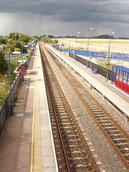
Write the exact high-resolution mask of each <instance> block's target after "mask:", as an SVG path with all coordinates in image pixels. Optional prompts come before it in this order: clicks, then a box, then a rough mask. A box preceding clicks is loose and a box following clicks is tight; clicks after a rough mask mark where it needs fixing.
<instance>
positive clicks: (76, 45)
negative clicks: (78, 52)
mask: <svg viewBox="0 0 129 172" xmlns="http://www.w3.org/2000/svg"><path fill="white" fill-rule="evenodd" d="M77 34H80V32H77ZM77 47H78V42H77V37H76V48H77Z"/></svg>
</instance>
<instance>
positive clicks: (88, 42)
mask: <svg viewBox="0 0 129 172" xmlns="http://www.w3.org/2000/svg"><path fill="white" fill-rule="evenodd" d="M93 29H94V28H93V27H90V28H88V41H87V51H88V52H89V44H90V30H93ZM91 59H92V57H91V56H90V68H92V64H91Z"/></svg>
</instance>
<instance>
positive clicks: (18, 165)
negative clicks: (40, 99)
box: [0, 56, 34, 172]
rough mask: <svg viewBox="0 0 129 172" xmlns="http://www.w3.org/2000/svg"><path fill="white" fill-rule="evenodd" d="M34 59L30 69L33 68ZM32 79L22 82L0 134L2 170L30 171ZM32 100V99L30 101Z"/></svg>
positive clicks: (10, 171)
mask: <svg viewBox="0 0 129 172" xmlns="http://www.w3.org/2000/svg"><path fill="white" fill-rule="evenodd" d="M33 59H34V56H33V57H32V58H31V62H30V64H29V66H28V69H29V70H31V69H32V68H33ZM30 85H31V80H30V79H27V80H26V81H24V82H22V83H21V87H20V90H19V95H18V100H17V103H16V105H15V108H14V115H13V116H11V117H10V118H9V119H8V120H7V123H6V126H5V128H4V130H3V132H2V135H1V136H0V172H28V171H29V168H30V150H31V128H32V103H31V102H32V101H33V92H30V90H29V86H30ZM30 100H31V101H30Z"/></svg>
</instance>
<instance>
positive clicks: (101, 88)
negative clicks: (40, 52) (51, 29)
mask: <svg viewBox="0 0 129 172" xmlns="http://www.w3.org/2000/svg"><path fill="white" fill-rule="evenodd" d="M48 48H49V49H50V50H51V51H52V52H53V53H54V54H56V55H57V56H58V57H59V58H61V59H62V60H63V61H64V62H65V63H66V64H68V65H69V66H70V67H71V68H72V69H73V70H74V71H76V72H77V73H78V74H79V75H80V76H81V77H82V78H83V79H84V80H85V81H86V82H87V83H88V84H89V85H90V87H91V88H95V89H96V90H97V91H98V92H99V93H100V94H101V95H102V96H103V97H104V98H106V99H108V101H109V102H111V103H112V104H113V105H114V106H116V107H117V108H118V109H119V110H120V111H121V112H122V113H123V114H124V115H125V117H126V118H125V119H128V120H129V95H128V94H127V93H125V92H123V91H122V90H120V89H119V88H117V87H115V85H114V84H112V83H111V81H109V80H107V79H106V78H104V77H103V76H101V75H100V74H94V73H92V72H91V69H89V68H87V67H86V66H85V65H83V64H81V63H79V62H78V61H76V60H74V59H73V58H71V57H69V56H68V55H67V54H64V53H63V52H60V51H59V50H56V49H55V48H53V47H51V46H49V45H48Z"/></svg>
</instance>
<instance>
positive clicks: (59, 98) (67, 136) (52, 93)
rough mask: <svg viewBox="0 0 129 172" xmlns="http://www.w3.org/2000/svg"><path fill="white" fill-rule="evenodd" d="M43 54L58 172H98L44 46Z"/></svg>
mask: <svg viewBox="0 0 129 172" xmlns="http://www.w3.org/2000/svg"><path fill="white" fill-rule="evenodd" d="M40 52H41V57H42V63H43V65H44V73H45V79H46V81H45V82H46V90H47V96H48V104H49V111H50V118H51V124H52V132H53V136H54V143H55V150H56V156H57V162H58V168H59V171H61V172H65V171H66V172H67V171H68V172H72V171H73V172H75V171H77V172H79V171H81V172H83V171H84V172H86V171H94V172H97V171H99V169H98V166H97V164H96V162H95V160H94V158H93V156H92V154H91V152H90V149H89V147H88V145H87V143H86V141H85V139H84V136H83V135H82V132H81V129H80V128H79V125H78V124H77V121H76V119H75V117H74V115H73V112H72V110H71V108H70V106H69V104H68V101H67V99H66V97H65V95H64V93H63V91H62V89H61V87H60V85H59V82H58V80H57V78H56V76H55V74H54V72H53V70H52V68H51V66H50V64H49V63H48V61H47V58H46V55H45V54H44V52H43V49H42V47H41V46H40Z"/></svg>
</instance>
